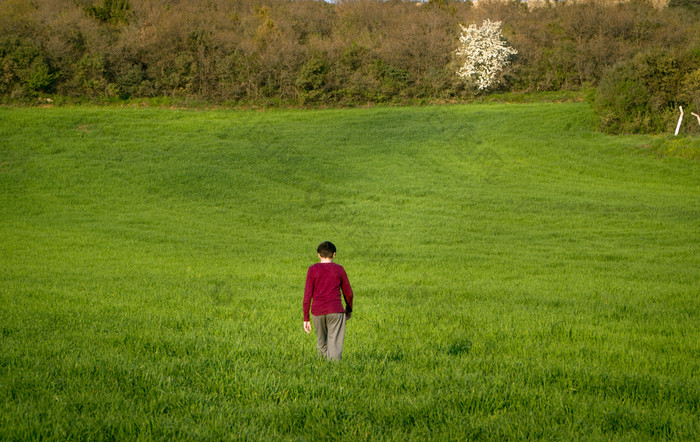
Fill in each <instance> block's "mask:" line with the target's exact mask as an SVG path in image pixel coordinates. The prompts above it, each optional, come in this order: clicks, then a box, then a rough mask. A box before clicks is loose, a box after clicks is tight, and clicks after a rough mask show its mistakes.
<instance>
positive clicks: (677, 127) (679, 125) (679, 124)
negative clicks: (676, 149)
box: [673, 106, 683, 137]
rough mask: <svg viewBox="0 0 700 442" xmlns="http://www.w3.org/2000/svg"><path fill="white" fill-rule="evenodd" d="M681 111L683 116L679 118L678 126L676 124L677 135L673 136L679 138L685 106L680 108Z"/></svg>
mask: <svg viewBox="0 0 700 442" xmlns="http://www.w3.org/2000/svg"><path fill="white" fill-rule="evenodd" d="M678 107H679V108H680V109H681V116H680V117H678V124H676V133H675V134H673V136H674V137H675V136H678V131H679V130H681V123H682V122H683V106H678Z"/></svg>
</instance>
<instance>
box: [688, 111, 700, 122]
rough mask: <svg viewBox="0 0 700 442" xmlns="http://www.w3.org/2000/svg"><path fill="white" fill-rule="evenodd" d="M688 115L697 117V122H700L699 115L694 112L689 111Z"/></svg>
mask: <svg viewBox="0 0 700 442" xmlns="http://www.w3.org/2000/svg"><path fill="white" fill-rule="evenodd" d="M690 115H692V116H694V117H695V118H697V119H698V124H700V115H698V114H696V113H695V112H691V113H690Z"/></svg>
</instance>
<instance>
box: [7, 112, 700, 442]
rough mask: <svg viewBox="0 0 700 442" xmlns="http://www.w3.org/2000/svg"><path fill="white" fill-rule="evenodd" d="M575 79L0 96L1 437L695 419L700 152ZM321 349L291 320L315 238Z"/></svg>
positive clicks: (439, 434)
mask: <svg viewBox="0 0 700 442" xmlns="http://www.w3.org/2000/svg"><path fill="white" fill-rule="evenodd" d="M594 126H595V123H594V116H593V114H592V111H591V110H590V108H589V106H588V105H587V104H585V103H561V104H556V103H549V104H511V105H505V104H473V105H463V106H442V107H422V108H373V109H352V110H313V111H308V110H307V111H300V110H273V111H265V112H258V111H226V110H209V111H195V110H168V109H152V108H150V109H133V108H132V109H118V108H53V109H9V108H3V109H0V238H2V240H1V241H0V305H1V307H0V333H1V334H0V439H2V440H27V439H45V438H48V439H58V440H66V439H135V438H139V439H144V440H147V439H188V440H198V439H214V440H218V439H239V438H240V439H253V440H260V439H273V440H275V439H284V440H287V439H289V440H327V439H335V438H341V437H342V438H346V439H353V440H355V439H356V440H363V439H369V440H384V439H386V440H394V439H398V440H404V439H409V440H426V439H431V440H445V439H447V440H463V439H492V440H503V439H511V440H512V439H524V438H543V439H593V440H609V439H631V440H637V439H677V440H697V439H698V438H700V423H699V419H698V415H699V413H700V409H699V408H700V301H699V299H698V296H699V295H700V290H699V288H700V254H699V253H698V252H699V251H700V163H699V162H698V161H696V160H689V159H682V158H661V157H659V156H658V155H655V154H653V153H650V152H649V151H648V149H645V148H643V147H641V146H645V145H649V144H650V143H651V141H650V140H651V138H650V137H611V136H606V135H602V134H599V133H597V132H596V131H595V130H594ZM323 240H331V241H333V242H334V243H335V244H336V245H337V246H338V256H337V259H336V262H338V263H339V264H342V265H343V266H344V267H345V269H346V270H347V272H348V275H349V277H350V281H351V283H352V285H353V288H354V290H355V296H356V301H355V313H354V316H353V319H352V320H351V321H350V322H349V323H348V331H347V336H346V342H345V352H344V354H343V361H342V362H341V363H339V364H333V363H329V362H326V361H322V360H319V359H318V358H317V357H316V351H315V340H314V337H313V336H308V335H306V334H305V333H304V332H303V329H302V309H301V301H302V295H303V286H304V278H305V275H306V268H307V267H308V266H309V265H311V264H313V263H314V262H315V261H316V255H315V248H316V246H317V245H318V243H319V242H321V241H323Z"/></svg>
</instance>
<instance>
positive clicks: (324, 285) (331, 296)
mask: <svg viewBox="0 0 700 442" xmlns="http://www.w3.org/2000/svg"><path fill="white" fill-rule="evenodd" d="M341 291H342V295H343V296H344V297H345V304H346V305H347V308H346V309H344V308H343V302H342V300H341ZM312 299H313V305H312V303H311V300H312ZM309 307H311V314H312V315H314V316H321V315H328V314H331V313H344V312H347V313H350V312H351V311H352V288H351V287H350V281H348V275H347V274H346V273H345V269H344V268H343V266H341V265H338V264H335V263H332V262H319V263H316V264H314V265H312V266H311V267H309V271H308V272H307V273H306V287H305V288H304V321H309Z"/></svg>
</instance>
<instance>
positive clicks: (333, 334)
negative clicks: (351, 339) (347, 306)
mask: <svg viewBox="0 0 700 442" xmlns="http://www.w3.org/2000/svg"><path fill="white" fill-rule="evenodd" d="M313 321H314V328H315V329H316V349H317V350H318V355H319V356H321V357H325V358H328V359H333V360H335V361H339V360H340V357H341V356H342V354H343V341H344V340H345V313H331V314H329V315H321V316H313Z"/></svg>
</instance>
